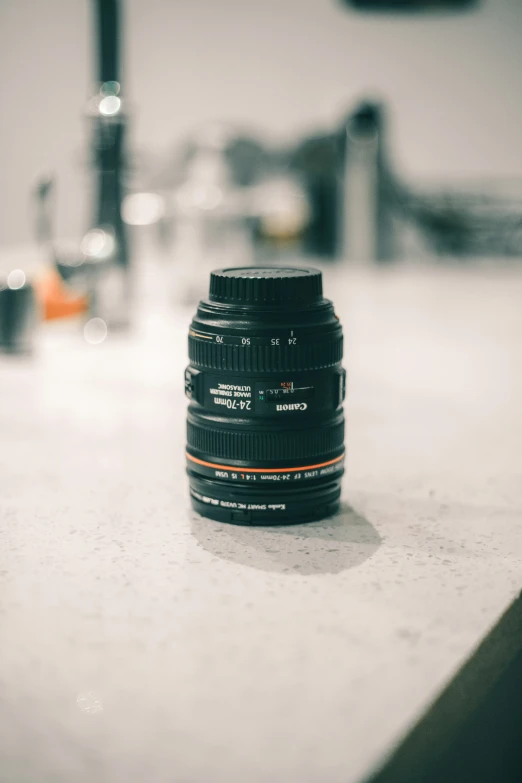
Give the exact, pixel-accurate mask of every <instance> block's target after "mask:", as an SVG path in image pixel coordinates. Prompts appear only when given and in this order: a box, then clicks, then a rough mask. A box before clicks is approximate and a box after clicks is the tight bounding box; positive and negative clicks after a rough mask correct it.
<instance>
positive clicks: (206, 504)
mask: <svg viewBox="0 0 522 783" xmlns="http://www.w3.org/2000/svg"><path fill="white" fill-rule="evenodd" d="M188 343H189V357H190V364H189V366H188V367H187V369H186V372H185V389H186V394H187V396H188V397H189V399H190V405H189V408H188V421H187V471H188V475H189V480H190V494H191V499H192V504H193V506H194V508H195V509H196V511H198V512H199V513H200V514H203V515H204V516H206V517H210V518H211V519H217V520H221V521H223V522H233V523H236V524H243V525H266V524H289V523H297V522H308V521H312V520H317V519H321V518H323V517H326V516H329V515H331V514H332V513H333V512H334V511H335V510H336V509H337V507H338V504H339V497H340V492H341V487H340V485H341V476H342V474H343V458H344V417H343V410H342V403H343V400H344V394H345V371H344V370H343V368H342V367H341V360H342V356H343V336H342V329H341V325H340V323H339V319H338V318H337V316H336V315H335V312H334V308H333V304H332V302H330V301H329V300H328V299H324V298H323V287H322V276H321V272H319V271H318V270H316V269H293V268H286V269H280V268H271V267H267V268H263V267H247V268H240V269H220V270H217V271H215V272H212V274H211V276H210V292H209V297H208V299H204V300H203V301H201V302H200V303H199V307H198V310H197V313H196V316H195V317H194V320H193V321H192V324H191V327H190V330H189V340H188Z"/></svg>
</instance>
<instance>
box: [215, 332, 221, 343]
mask: <svg viewBox="0 0 522 783" xmlns="http://www.w3.org/2000/svg"><path fill="white" fill-rule="evenodd" d="M216 342H217V343H222V342H223V338H222V337H221V335H219V334H218V335H216Z"/></svg>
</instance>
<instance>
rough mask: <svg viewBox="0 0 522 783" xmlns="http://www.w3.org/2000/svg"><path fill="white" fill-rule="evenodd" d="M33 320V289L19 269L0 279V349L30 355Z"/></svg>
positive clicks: (33, 327)
mask: <svg viewBox="0 0 522 783" xmlns="http://www.w3.org/2000/svg"><path fill="white" fill-rule="evenodd" d="M36 320H37V310H36V298H35V294H34V288H33V285H32V283H31V281H30V280H28V279H27V276H26V273H25V272H24V271H23V270H22V269H12V270H11V271H10V272H9V273H8V274H7V275H5V276H3V277H1V278H0V351H2V352H4V353H10V354H30V353H32V351H33V347H34V334H35V327H36Z"/></svg>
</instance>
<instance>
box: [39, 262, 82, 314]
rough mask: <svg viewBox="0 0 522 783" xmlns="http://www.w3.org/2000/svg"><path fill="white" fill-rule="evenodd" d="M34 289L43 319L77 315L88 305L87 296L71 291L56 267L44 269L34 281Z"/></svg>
mask: <svg viewBox="0 0 522 783" xmlns="http://www.w3.org/2000/svg"><path fill="white" fill-rule="evenodd" d="M35 290H36V296H37V298H38V301H39V303H40V307H41V311H42V313H43V319H44V321H51V320H53V319H55V318H68V317H70V316H73V315H79V314H80V313H84V312H85V311H86V310H87V308H88V306H89V301H88V298H87V296H82V295H78V294H75V293H74V292H73V291H71V290H70V288H68V286H67V285H66V283H64V281H63V280H62V278H61V277H60V274H59V273H58V272H57V271H56V269H48V270H46V272H45V274H44V275H43V276H42V277H41V278H40V279H39V280H37V281H36V282H35Z"/></svg>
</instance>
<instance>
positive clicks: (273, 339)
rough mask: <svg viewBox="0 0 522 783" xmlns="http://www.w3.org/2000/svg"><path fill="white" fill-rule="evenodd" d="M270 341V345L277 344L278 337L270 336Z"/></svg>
mask: <svg viewBox="0 0 522 783" xmlns="http://www.w3.org/2000/svg"><path fill="white" fill-rule="evenodd" d="M270 342H271V343H272V345H279V337H272V339H271V340H270Z"/></svg>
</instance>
